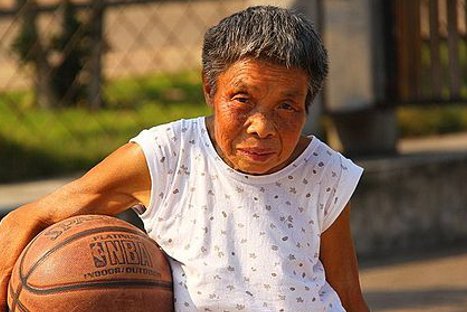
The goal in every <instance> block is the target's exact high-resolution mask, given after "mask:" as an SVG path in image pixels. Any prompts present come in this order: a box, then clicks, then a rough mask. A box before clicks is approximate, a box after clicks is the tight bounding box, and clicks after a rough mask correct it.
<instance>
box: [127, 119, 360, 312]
mask: <svg viewBox="0 0 467 312" xmlns="http://www.w3.org/2000/svg"><path fill="white" fill-rule="evenodd" d="M131 141H133V142H136V143H138V144H139V145H140V146H141V147H142V149H143V151H144V154H145V156H146V161H147V165H148V167H149V172H150V175H151V180H152V190H151V201H150V205H149V206H148V207H147V209H146V210H145V211H144V212H140V213H141V214H140V216H141V219H142V220H143V222H144V226H145V229H146V231H147V232H148V234H149V236H150V237H151V238H153V239H154V240H155V241H156V242H157V243H159V245H160V246H161V247H162V248H163V250H164V251H165V252H166V253H167V254H168V256H169V257H170V263H171V266H172V271H173V280H174V296H175V310H176V311H179V312H181V311H219V312H224V311H230V312H234V311H284V312H285V311H287V312H300V311H304V312H305V311H306V312H310V311H344V309H343V307H342V305H341V302H340V300H339V297H338V296H337V294H336V292H335V291H334V290H333V289H332V288H331V287H330V285H329V284H328V283H327V282H326V279H325V273H324V269H323V265H322V263H321V262H320V260H319V250H320V236H321V233H323V232H324V231H325V230H326V229H327V228H328V227H329V226H330V225H331V224H332V223H333V222H334V221H335V219H336V218H337V217H338V216H339V214H340V213H341V211H342V210H343V209H344V207H345V205H346V203H347V202H348V201H349V199H350V197H351V195H352V193H353V192H354V190H355V187H356V185H357V183H358V180H359V178H360V176H361V174H362V171H363V170H362V168H360V167H358V166H356V165H355V164H354V163H353V162H351V161H350V160H349V159H347V158H345V157H343V156H342V155H341V154H339V153H337V152H335V151H333V150H331V149H330V148H329V147H328V146H327V145H326V144H324V143H323V142H321V141H319V140H318V139H317V138H316V137H313V138H312V140H311V142H310V144H309V145H308V147H307V148H306V149H305V151H304V152H303V153H302V154H301V155H300V156H299V157H298V158H297V159H296V160H295V161H293V162H292V163H291V164H290V165H288V166H287V167H285V168H283V169H281V170H280V171H277V172H275V173H272V174H268V175H262V176H253V175H247V174H244V173H241V172H238V171H235V170H233V169H232V168H230V167H229V166H228V165H227V164H226V163H225V162H224V161H223V160H222V159H221V158H220V157H219V156H218V154H217V152H216V150H215V149H214V146H213V145H212V143H211V141H210V138H209V135H208V133H207V130H206V126H205V120H204V117H200V118H197V119H191V120H180V121H176V122H173V123H170V124H165V125H161V126H157V127H154V128H152V129H149V130H144V131H142V132H141V133H140V134H139V135H138V136H137V137H135V138H134V139H132V140H131Z"/></svg>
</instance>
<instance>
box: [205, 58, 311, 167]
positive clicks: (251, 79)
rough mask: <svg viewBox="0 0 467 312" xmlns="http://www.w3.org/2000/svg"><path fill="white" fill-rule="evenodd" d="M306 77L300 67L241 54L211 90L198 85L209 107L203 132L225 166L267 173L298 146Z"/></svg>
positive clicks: (302, 142)
mask: <svg viewBox="0 0 467 312" xmlns="http://www.w3.org/2000/svg"><path fill="white" fill-rule="evenodd" d="M308 81H309V77H308V75H307V74H306V73H305V72H304V71H303V70H300V69H287V68H285V67H283V66H279V65H275V64H271V63H267V62H264V61H259V60H253V59H248V58H247V59H243V60H240V61H238V62H236V63H234V64H233V65H231V66H230V67H229V68H228V69H227V70H226V71H225V72H223V73H222V74H221V75H219V77H218V80H217V88H216V92H215V93H214V94H212V92H211V91H212V90H211V88H210V87H209V86H208V85H206V84H205V85H204V91H205V95H206V99H207V102H208V103H209V104H210V105H211V107H212V108H213V110H214V116H212V117H210V118H208V119H207V125H208V130H209V134H210V136H211V139H212V141H213V142H214V145H215V147H216V149H217V152H218V153H219V154H220V156H221V157H222V158H223V159H224V161H225V162H226V163H227V164H228V165H229V166H231V167H232V168H234V169H237V170H239V171H242V172H245V173H249V174H266V173H271V172H274V171H277V170H280V169H281V168H283V167H285V166H287V165H288V164H289V163H290V162H291V161H292V160H294V159H295V158H296V157H297V156H298V155H299V154H300V153H301V152H302V151H303V150H304V148H305V147H306V145H307V144H308V141H309V140H308V139H306V138H303V137H301V131H302V129H303V126H304V124H305V120H306V109H305V99H306V95H307V92H308Z"/></svg>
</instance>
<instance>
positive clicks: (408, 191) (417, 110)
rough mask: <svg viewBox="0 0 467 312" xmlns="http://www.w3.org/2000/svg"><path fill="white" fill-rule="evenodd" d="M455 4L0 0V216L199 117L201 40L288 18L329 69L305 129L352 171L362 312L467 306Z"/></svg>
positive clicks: (449, 0) (466, 202)
mask: <svg viewBox="0 0 467 312" xmlns="http://www.w3.org/2000/svg"><path fill="white" fill-rule="evenodd" d="M466 2H467V0H373V1H372V0H284V1H254V0H224V1H220V0H219V1H214V0H212V1H209V0H191V1H190V0H185V1H182V0H178V1H177V0H94V1H91V0H35V1H34V0H0V216H1V215H4V214H6V213H7V212H8V211H10V210H12V209H14V208H15V207H17V206H18V205H20V204H21V203H24V202H27V201H30V200H33V199H35V198H37V197H39V196H42V195H44V194H46V193H48V192H50V191H52V190H53V189H55V188H57V187H59V186H60V185H63V184H64V183H66V182H67V181H69V180H71V179H73V178H74V177H77V176H79V175H80V174H81V173H83V172H85V171H86V170H88V169H89V168H91V167H92V166H93V165H95V164H96V163H97V162H99V161H100V160H101V159H102V158H103V157H105V156H106V155H107V154H109V153H110V152H111V151H113V150H114V149H116V148H117V147H119V146H120V145H122V144H124V143H126V142H127V141H128V140H129V139H130V138H132V137H134V136H135V135H136V134H137V133H138V132H139V131H140V130H142V129H144V128H149V127H152V126H154V125H157V124H160V123H164V122H168V121H171V120H175V119H179V118H190V117H194V116H200V115H205V114H209V109H208V108H207V107H206V105H205V104H204V100H203V95H202V92H201V77H200V62H201V44H202V39H203V34H204V32H205V31H206V30H207V29H208V28H209V27H210V26H212V25H214V24H216V23H217V22H218V21H219V20H220V19H221V18H223V17H225V16H227V15H230V14H231V13H233V12H235V11H238V10H240V9H243V8H246V7H247V6H250V5H257V4H271V5H279V6H283V7H289V8H295V9H297V10H300V11H302V12H303V13H305V14H306V15H308V16H309V17H310V18H311V19H312V20H313V21H314V23H315V25H316V27H317V28H318V29H319V31H320V33H321V35H322V37H323V40H324V42H325V45H326V46H327V48H328V50H329V55H330V60H331V65H330V74H329V79H328V80H327V83H326V86H325V88H324V90H323V92H322V94H321V95H320V96H319V97H318V99H317V100H316V101H315V103H314V104H313V107H312V110H311V113H310V117H309V121H308V123H307V126H306V129H305V132H306V133H307V134H310V133H314V134H316V135H317V136H318V137H320V138H321V139H323V140H325V141H327V142H328V143H329V144H330V145H331V146H332V147H334V148H335V149H338V150H340V151H341V152H342V153H344V154H345V155H347V156H349V157H352V158H353V159H355V160H356V161H357V162H358V163H359V164H360V165H362V166H363V167H365V169H366V173H365V175H364V177H363V179H362V181H361V184H360V186H359V188H358V190H357V193H356V194H355V196H354V199H353V206H354V209H353V216H352V227H353V232H354V237H355V240H356V248H357V251H358V254H359V257H360V259H361V265H362V284H363V288H364V291H365V296H366V297H367V299H368V301H369V303H370V305H371V306H372V308H373V309H372V310H373V311H467V269H466V268H467V225H466V224H467V192H466V190H467V183H466V180H467V105H466V104H467V3H466ZM126 218H129V219H130V220H132V221H135V220H134V218H133V217H132V216H126ZM135 222H136V221H135Z"/></svg>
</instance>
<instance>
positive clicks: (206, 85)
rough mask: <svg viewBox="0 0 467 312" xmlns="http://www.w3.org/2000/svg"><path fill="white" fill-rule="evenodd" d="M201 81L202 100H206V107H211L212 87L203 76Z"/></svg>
mask: <svg viewBox="0 0 467 312" xmlns="http://www.w3.org/2000/svg"><path fill="white" fill-rule="evenodd" d="M202 79H203V94H204V99H205V100H206V103H207V104H208V106H209V107H212V98H211V92H212V86H211V84H210V83H209V81H208V79H207V78H206V76H205V75H204V74H203V76H202Z"/></svg>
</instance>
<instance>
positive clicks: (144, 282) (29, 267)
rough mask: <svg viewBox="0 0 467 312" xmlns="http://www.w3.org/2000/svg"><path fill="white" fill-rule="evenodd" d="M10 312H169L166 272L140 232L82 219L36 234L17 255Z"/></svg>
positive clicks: (106, 220)
mask: <svg viewBox="0 0 467 312" xmlns="http://www.w3.org/2000/svg"><path fill="white" fill-rule="evenodd" d="M8 305H9V307H10V311H12V312H17V311H34V312H40V311H48V312H49V311H60V312H65V311H66V312H71V311H73V312H78V311H83V312H84V311H109V312H110V311H112V312H119V311H122V312H123V311H125V312H129V311H135V312H136V311H138V312H146V311H157V312H165V311H173V293H172V277H171V272H170V266H169V264H168V262H167V259H166V258H165V255H164V254H163V252H162V251H161V250H160V249H159V246H158V245H157V244H156V243H155V242H154V241H153V240H151V239H150V238H149V237H148V236H147V235H146V234H145V233H144V232H143V231H141V230H139V229H138V228H136V227H135V226H133V225H131V224H129V223H127V222H125V221H122V220H120V219H117V218H113V217H108V216H98V215H85V216H78V217H72V218H69V219H66V220H64V221H62V222H59V223H57V224H54V225H52V226H50V227H48V228H47V229H45V230H44V231H42V232H41V233H39V234H38V235H37V236H36V237H35V238H34V239H33V240H32V241H31V242H30V243H29V245H27V246H26V248H25V249H24V250H23V252H22V253H21V255H20V257H19V259H18V261H17V262H16V265H15V267H14V268H13V274H12V276H11V280H10V285H9V289H8Z"/></svg>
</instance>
